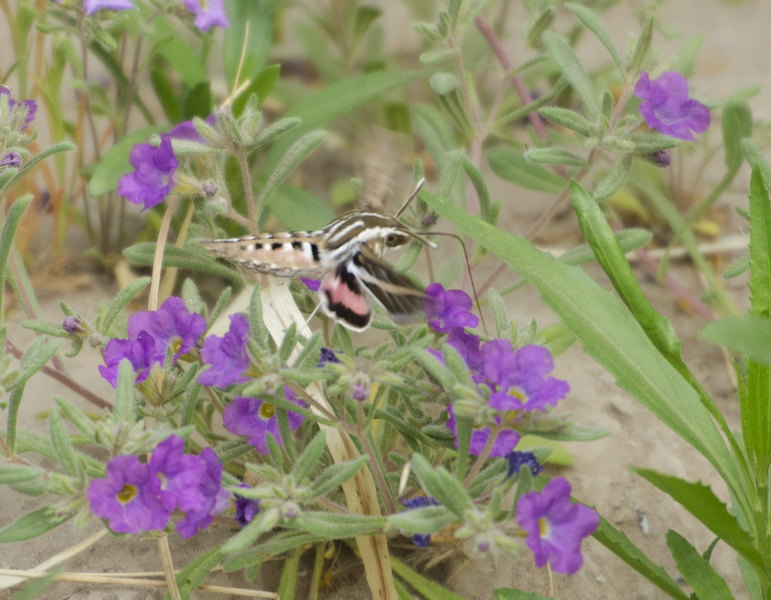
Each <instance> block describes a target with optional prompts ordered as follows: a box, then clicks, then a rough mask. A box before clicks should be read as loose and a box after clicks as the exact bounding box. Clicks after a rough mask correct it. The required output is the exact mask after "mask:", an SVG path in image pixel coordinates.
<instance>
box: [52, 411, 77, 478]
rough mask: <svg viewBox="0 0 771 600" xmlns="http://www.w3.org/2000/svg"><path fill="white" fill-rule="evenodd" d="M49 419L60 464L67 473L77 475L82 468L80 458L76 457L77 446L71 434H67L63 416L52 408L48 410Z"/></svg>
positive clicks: (72, 475)
mask: <svg viewBox="0 0 771 600" xmlns="http://www.w3.org/2000/svg"><path fill="white" fill-rule="evenodd" d="M48 421H49V425H50V432H51V443H52V444H53V447H54V451H55V452H56V458H57V459H58V460H59V464H60V465H61V466H62V468H63V469H64V472H65V473H67V475H69V476H70V477H77V476H78V474H79V473H80V468H79V467H78V460H77V458H76V457H75V448H74V447H73V446H72V442H71V441H70V436H69V435H67V432H66V431H65V430H64V423H62V416H61V415H60V414H59V411H58V410H57V409H56V408H51V409H50V410H49V411H48Z"/></svg>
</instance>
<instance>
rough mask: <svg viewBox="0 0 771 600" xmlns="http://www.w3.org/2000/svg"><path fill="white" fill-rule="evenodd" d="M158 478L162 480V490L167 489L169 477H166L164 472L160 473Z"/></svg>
mask: <svg viewBox="0 0 771 600" xmlns="http://www.w3.org/2000/svg"><path fill="white" fill-rule="evenodd" d="M158 479H160V480H161V489H162V490H165V489H166V482H167V481H168V480H167V479H166V477H165V476H164V475H163V473H158Z"/></svg>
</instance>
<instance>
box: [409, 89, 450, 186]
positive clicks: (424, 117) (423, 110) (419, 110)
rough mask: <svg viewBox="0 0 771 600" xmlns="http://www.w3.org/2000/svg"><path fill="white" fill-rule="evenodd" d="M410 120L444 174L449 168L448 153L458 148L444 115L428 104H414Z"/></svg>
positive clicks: (437, 166) (411, 108)
mask: <svg viewBox="0 0 771 600" xmlns="http://www.w3.org/2000/svg"><path fill="white" fill-rule="evenodd" d="M410 118H411V119H412V124H413V126H414V127H415V130H416V131H417V132H418V135H419V136H420V139H421V140H423V143H424V144H425V145H426V148H427V149H428V152H429V154H431V157H432V158H433V159H434V163H435V164H436V168H437V169H438V170H439V172H440V173H441V172H443V171H444V169H445V167H446V166H447V160H448V158H447V153H448V152H450V151H451V150H455V149H457V147H458V145H457V143H456V142H455V138H454V137H453V134H452V128H451V127H450V126H449V124H448V123H447V121H446V120H445V118H444V116H443V115H442V113H440V112H439V111H438V110H437V109H436V108H434V107H433V106H429V105H427V104H413V105H412V106H411V107H410Z"/></svg>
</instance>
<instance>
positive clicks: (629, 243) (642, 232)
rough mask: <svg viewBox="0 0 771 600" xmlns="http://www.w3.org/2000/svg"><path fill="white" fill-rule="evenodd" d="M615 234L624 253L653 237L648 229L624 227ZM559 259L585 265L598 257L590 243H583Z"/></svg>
mask: <svg viewBox="0 0 771 600" xmlns="http://www.w3.org/2000/svg"><path fill="white" fill-rule="evenodd" d="M613 235H615V236H616V239H617V240H618V245H619V246H620V247H621V252H623V253H624V254H626V253H627V252H631V251H632V250H636V249H637V248H642V247H643V246H644V245H645V244H647V243H648V242H650V241H651V239H653V234H652V233H651V232H650V231H648V230H647V229H635V228H632V229H622V230H621V231H616V232H614V234H613ZM559 259H560V261H562V262H564V263H565V264H568V265H585V264H587V263H591V262H595V261H596V260H597V257H596V256H595V255H594V251H593V250H592V247H591V246H590V245H589V244H581V245H580V246H576V247H575V248H571V249H570V250H568V251H567V252H565V253H564V254H561V255H560V257H559Z"/></svg>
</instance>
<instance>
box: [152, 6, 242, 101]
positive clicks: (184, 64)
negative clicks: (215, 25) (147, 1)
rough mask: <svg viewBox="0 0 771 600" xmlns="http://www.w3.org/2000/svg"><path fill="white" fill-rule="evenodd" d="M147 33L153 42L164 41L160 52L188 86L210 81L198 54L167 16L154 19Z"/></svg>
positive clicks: (159, 48)
mask: <svg viewBox="0 0 771 600" xmlns="http://www.w3.org/2000/svg"><path fill="white" fill-rule="evenodd" d="M228 33H230V30H228ZM146 34H147V35H148V37H149V38H150V40H151V42H152V43H155V42H156V41H158V42H161V41H162V42H163V43H161V44H160V45H159V46H158V53H159V54H160V55H161V56H163V58H165V59H166V60H167V61H168V62H169V64H171V66H172V68H173V69H174V71H176V73H177V74H178V75H179V76H180V78H181V79H182V81H183V82H184V83H185V85H186V86H187V87H188V88H190V89H192V88H194V87H195V86H196V85H198V84H199V83H201V82H202V81H208V79H209V78H208V75H207V74H206V69H205V68H204V66H203V65H202V64H201V61H200V60H198V56H196V54H195V52H193V49H192V48H191V47H190V44H188V43H187V42H186V41H184V40H183V39H182V38H181V37H180V36H179V34H178V33H177V32H176V31H175V30H174V28H173V27H172V26H171V24H170V21H169V20H168V19H167V18H166V17H165V16H159V17H156V18H155V19H153V20H152V21H151V22H150V28H149V29H148V30H147V31H146ZM227 38H228V36H225V39H227Z"/></svg>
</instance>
